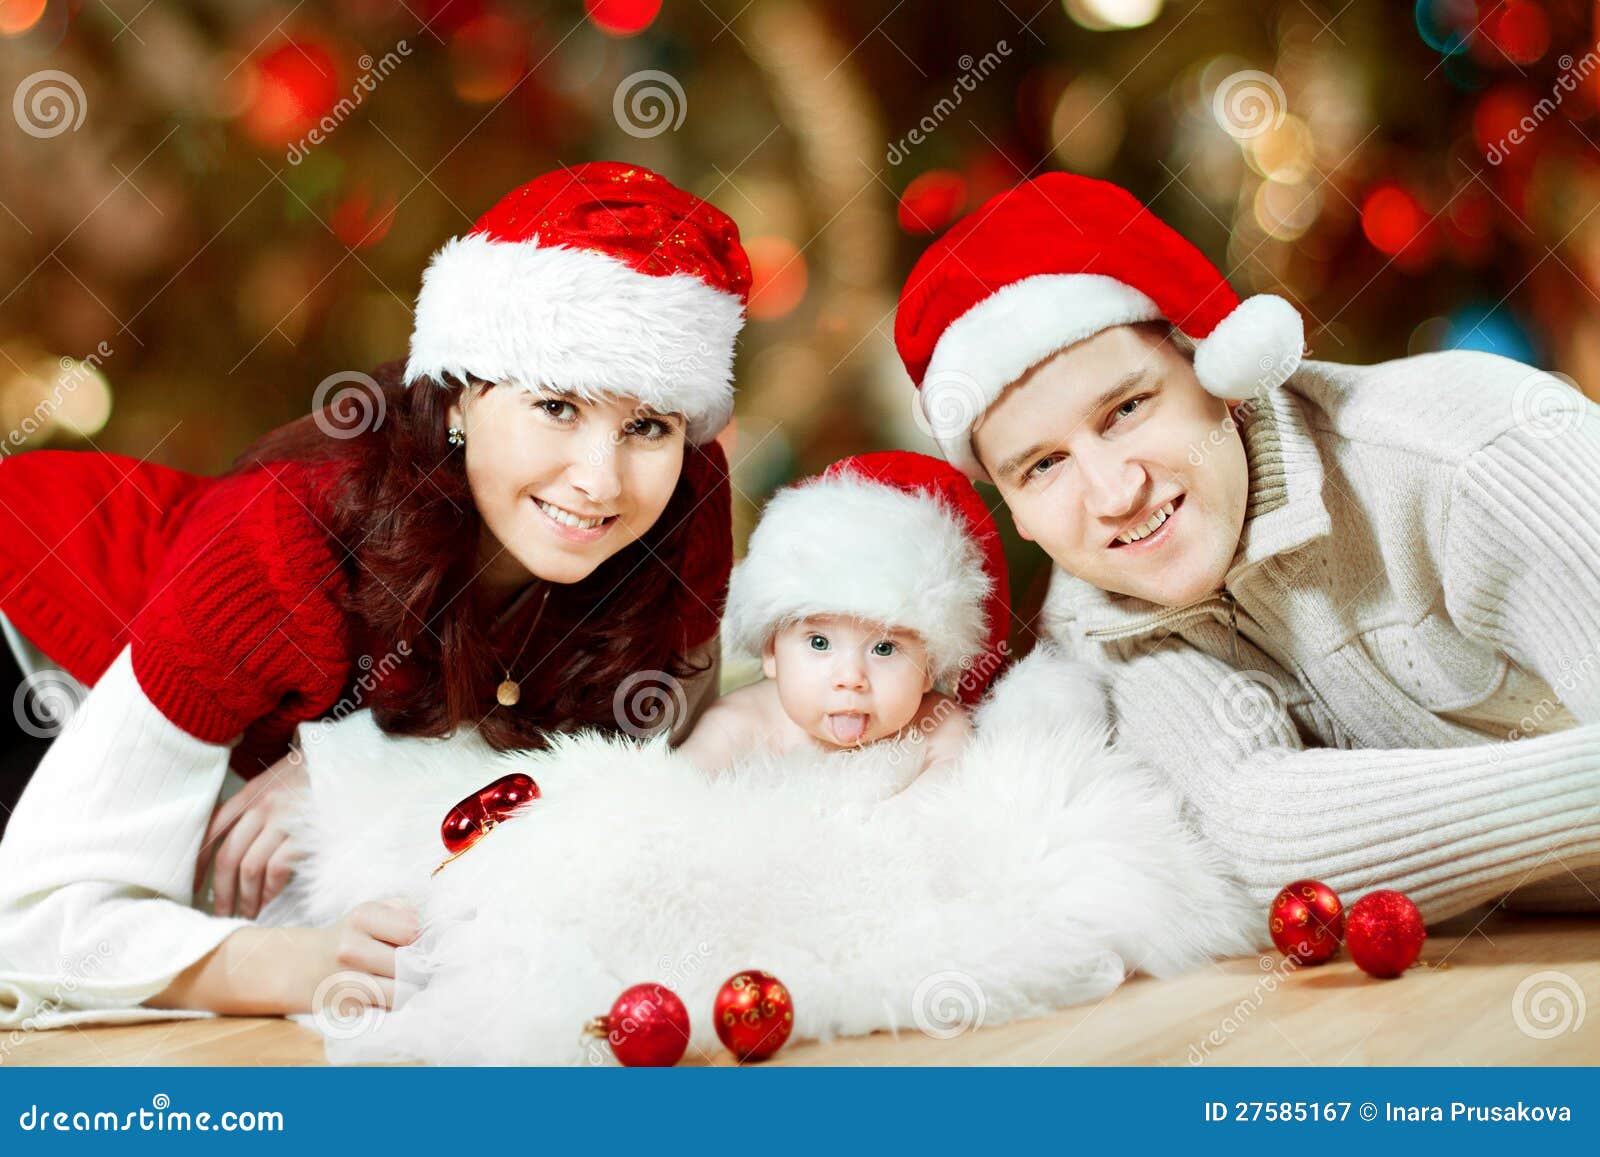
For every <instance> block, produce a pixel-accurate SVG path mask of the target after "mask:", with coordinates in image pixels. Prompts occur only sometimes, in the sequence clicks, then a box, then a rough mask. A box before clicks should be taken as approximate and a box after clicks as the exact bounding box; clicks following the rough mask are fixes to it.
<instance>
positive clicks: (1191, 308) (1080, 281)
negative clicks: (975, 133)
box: [894, 173, 1305, 479]
mask: <svg viewBox="0 0 1600 1157" xmlns="http://www.w3.org/2000/svg"><path fill="white" fill-rule="evenodd" d="M1160 319H1165V320H1167V321H1169V322H1171V323H1172V324H1173V325H1175V326H1177V327H1178V329H1180V330H1181V331H1182V332H1183V333H1184V334H1186V335H1188V337H1189V338H1191V339H1192V340H1193V341H1194V343H1195V356H1194V367H1195V374H1196V375H1197V376H1198V377H1199V379H1200V383H1201V385H1203V386H1204V387H1205V388H1206V389H1207V390H1208V391H1209V392H1211V393H1213V394H1215V395H1217V396H1218V397H1223V398H1231V399H1242V398H1248V397H1251V396H1253V395H1255V394H1257V393H1259V392H1260V391H1261V390H1265V389H1270V388H1272V387H1274V386H1277V385H1279V384H1281V383H1282V382H1284V381H1285V380H1286V379H1287V378H1288V377H1289V375H1290V374H1292V373H1294V371H1295V370H1296V369H1297V368H1298V367H1299V365H1300V355H1301V350H1302V348H1303V346H1304V344H1305V327H1304V324H1303V323H1302V322H1301V319H1300V314H1299V313H1298V312H1297V311H1296V310H1295V308H1294V306H1292V305H1290V304H1289V303H1288V302H1287V301H1285V300H1284V299H1283V298H1281V297H1275V296H1272V295H1270V294H1261V295H1258V296H1255V297H1251V298H1249V299H1248V300H1245V301H1240V299H1239V295H1238V294H1236V293H1235V292H1234V291H1233V290H1232V289H1231V288H1230V287H1229V286H1228V283H1227V281H1225V280H1224V279H1223V276H1222V274H1221V273H1220V272H1218V271H1217V268H1216V266H1214V265H1212V264H1211V262H1209V261H1207V260H1206V258H1205V256H1204V255H1203V254H1201V252H1200V251H1199V250H1198V249H1196V248H1195V247H1194V246H1193V245H1191V244H1190V243H1189V242H1188V241H1185V240H1184V239H1183V238H1182V237H1180V236H1178V234H1177V233H1176V232H1174V231H1173V230H1172V228H1171V227H1170V226H1168V225H1167V224H1166V223H1165V222H1163V221H1162V220H1161V219H1160V218H1158V217H1157V216H1155V214H1153V213H1151V212H1150V211H1149V210H1148V209H1146V208H1145V207H1144V206H1143V205H1141V204H1139V202H1138V201H1137V200H1135V199H1134V197H1133V195H1132V194H1130V193H1129V192H1128V191H1127V190H1125V189H1122V188H1119V187H1118V186H1116V185H1113V184H1110V183H1109V182H1106V181H1097V180H1093V179H1091V178H1088V177H1079V176H1075V175H1073V174H1070V173H1049V174H1046V175H1044V176H1041V177H1038V178H1035V179H1034V180H1031V181H1027V182H1025V183H1024V184H1021V185H1018V186H1017V187H1016V188H1014V189H1011V190H1009V191H1007V192H1004V193H1001V194H999V195H998V196H996V197H993V198H991V199H990V200H989V201H988V202H987V203H986V204H985V205H984V206H983V207H982V208H981V209H979V210H978V211H977V212H975V213H971V214H969V215H968V216H967V217H965V218H963V219H962V220H961V221H959V222H957V223H956V225H955V226H954V227H953V228H951V230H950V231H949V232H948V233H946V234H945V235H944V236H943V237H941V238H940V239H939V240H938V241H935V242H934V243H933V245H932V246H930V247H929V249H928V250H927V252H925V253H924V254H923V255H922V257H921V259H920V260H919V261H918V262H917V264H916V266H915V267H914V268H913V269H912V270H911V276H910V277H909V278H908V279H907V280H906V284H905V288H904V290H902V291H901V294H900V307H899V310H898V312H897V313H896V315H895V325H894V337H895V346H896V347H897V348H898V349H899V351H900V358H901V360H902V361H903V362H904V363H905V366H906V370H907V371H908V372H909V373H910V374H911V379H912V381H914V382H915V383H916V385H917V388H918V390H919V391H920V404H921V406H922V412H923V414H924V415H925V416H926V417H927V419H928V424H929V428H930V429H931V430H932V432H933V436H934V438H935V440H936V441H938V443H939V446H940V449H942V450H943V451H944V455H945V457H946V458H948V459H949V460H950V461H951V462H952V463H954V464H955V465H957V466H959V467H960V468H961V469H962V470H964V471H966V472H967V473H968V474H970V475H972V476H973V477H975V478H985V479H986V478H987V475H986V473H985V472H984V469H983V467H982V466H981V465H980V464H979V462H978V460H977V456H976V455H975V454H974V453H973V450H972V445H971V434H972V429H973V427H974V426H975V425H976V423H977V422H978V420H979V419H980V418H982V417H983V414H984V412H985V411H986V410H987V409H988V408H989V407H990V406H991V405H993V404H994V403H995V401H996V400H997V399H998V398H999V397H1000V394H1001V393H1002V391H1004V390H1005V388H1006V386H1007V385H1009V384H1010V383H1012V382H1014V381H1016V380H1017V379H1018V378H1020V377H1022V375H1023V374H1025V373H1026V372H1027V371H1028V370H1029V369H1030V368H1032V367H1033V366H1035V365H1037V364H1038V363H1040V362H1042V361H1044V360H1045V359H1046V358H1048V357H1050V356H1051V355H1052V354H1055V353H1057V352H1059V351H1060V350H1063V349H1065V348H1066V347H1067V346H1069V345H1072V344H1073V343H1074V342H1079V341H1082V340H1083V339H1085V338H1087V337H1092V336H1093V335H1094V334H1097V333H1099V332H1100V331H1101V330H1104V329H1109V328H1111V327H1112V326H1117V325H1128V324H1131V323H1134V322H1145V321H1157V320H1160Z"/></svg>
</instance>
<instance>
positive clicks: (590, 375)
mask: <svg viewBox="0 0 1600 1157" xmlns="http://www.w3.org/2000/svg"><path fill="white" fill-rule="evenodd" d="M749 296H750V261H749V258H748V257H747V256H746V255H745V251H744V248H743V247H742V246H741V245H740V243H739V230H738V227H737V226H735V225H734V223H733V221H732V219H731V218H729V217H728V216H727V214H725V213H723V212H722V211H721V210H719V209H717V208H716V207H714V206H713V205H711V204H710V203H709V202H706V201H702V200H701V199H700V198H698V197H695V196H692V195H691V194H689V193H686V192H684V191H683V190H682V189H679V188H678V187H677V186H675V185H674V184H672V182H670V181H668V180H667V179H666V178H664V177H661V176H658V175H657V174H655V173H653V172H651V171H650V170H649V169H645V168H641V167H640V166H638V165H623V164H617V163H615V162H611V161H596V162H592V163H589V164H583V165H575V166H572V167H570V168H561V169H557V170H556V171H554V172H551V173H546V174H544V175H543V176H541V177H537V178H535V179H534V180H532V181H530V182H528V183H527V184H526V185H523V186H522V187H521V188H520V189H516V190H514V191H513V192H511V193H509V194H508V195H507V196H505V197H504V198H502V199H501V201H500V202H499V204H497V205H495V207H494V208H492V209H490V210H489V211H488V212H487V213H485V214H484V215H483V216H482V217H481V218H479V219H478V221H477V223H476V224H475V225H474V226H473V227H472V229H471V230H470V231H468V232H467V233H466V234H464V235H463V236H461V237H456V238H453V239H452V240H450V241H448V242H446V243H445V244H444V246H443V247H441V248H440V249H439V251H438V252H437V253H435V254H434V255H433V258H432V260H431V261H429V263H428V268H427V270H426V271H425V272H424V273H423V275H422V290H421V292H420V293H419V294H418V296H417V308H416V315H415V319H414V322H413V325H412V331H411V354H410V358H409V359H408V360H407V362H406V381H407V383H408V384H409V383H411V382H414V381H415V380H416V379H418V378H421V377H431V378H435V379H440V378H442V377H444V376H445V375H452V376H455V377H456V378H458V379H461V380H465V377H466V375H468V374H470V375H472V376H474V377H477V378H481V379H483V380H485V381H490V382H498V381H514V382H517V383H519V384H521V385H523V386H525V387H527V388H529V389H541V388H544V389H551V388H555V389H563V390H567V391H570V392H572V393H574V394H576V395H578V396H579V397H581V398H586V399H590V400H594V399H597V398H599V397H618V396H621V397H632V398H638V399H639V400H640V401H641V402H643V403H645V404H646V405H649V406H651V407H653V408H655V409H657V410H659V411H661V412H662V413H681V414H683V415H684V417H685V419H686V420H687V423H688V436H689V440H690V441H691V442H693V443H695V444H701V443H705V442H708V441H710V440H711V439H712V438H714V437H716V435H717V433H718V432H719V431H720V430H721V429H722V428H723V427H724V426H726V425H727V424H728V419H729V417H730V416H732V413H733V355H734V342H735V339H736V338H737V337H738V335H739V330H740V328H741V327H742V326H743V325H744V311H745V306H746V305H747V304H748V301H749Z"/></svg>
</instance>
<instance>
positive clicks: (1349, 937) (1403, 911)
mask: <svg viewBox="0 0 1600 1157" xmlns="http://www.w3.org/2000/svg"><path fill="white" fill-rule="evenodd" d="M1427 936H1428V929H1427V926H1426V925H1424V924H1423V922H1422V913H1421V912H1419V911H1417V906H1416V905H1415V904H1413V903H1412V902H1411V898H1410V897H1409V896H1407V895H1406V894H1405V893H1404V892H1392V891H1389V890H1387V889H1385V890H1382V891H1378V892H1368V893H1367V894H1366V895H1365V896H1363V897H1361V899H1359V900H1357V901H1356V902H1355V903H1354V904H1352V905H1350V911H1349V913H1348V914H1347V915H1346V916H1345V924H1344V944H1345V947H1346V948H1348V949H1349V950H1350V959H1351V960H1354V961H1355V962H1356V964H1357V966H1358V967H1360V969H1361V970H1362V971H1363V972H1365V973H1367V974H1368V975H1370V976H1377V977H1380V978H1383V979H1387V978H1389V977H1392V976H1399V975H1400V974H1401V973H1402V972H1404V971H1405V970H1406V969H1408V968H1410V967H1411V966H1412V965H1413V964H1415V963H1416V962H1417V957H1418V956H1420V955H1421V954H1422V942H1423V941H1424V940H1425V939H1427Z"/></svg>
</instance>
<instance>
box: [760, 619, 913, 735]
mask: <svg viewBox="0 0 1600 1157" xmlns="http://www.w3.org/2000/svg"><path fill="white" fill-rule="evenodd" d="M762 669H763V670H764V671H765V672H766V675H767V678H769V679H773V680H776V681H777V684H778V701H779V702H780V703H782V704H783V710H784V712H785V714H787V715H788V716H789V718H790V719H792V720H794V722H795V723H796V724H798V725H799V726H800V728H801V729H802V730H804V731H805V732H806V734H808V735H810V736H811V737H812V738H813V739H816V740H818V741H819V742H821V743H824V744H826V745H828V746H829V747H859V746H861V745H862V744H866V743H874V742H876V741H877V740H879V739H886V738H888V737H889V736H891V735H894V734H895V733H897V732H898V731H899V730H900V729H901V728H903V727H904V726H905V725H906V724H908V723H910V722H911V721H912V720H913V719H915V718H916V716H917V709H918V707H919V706H920V705H921V703H922V697H923V695H925V694H927V692H928V691H930V690H931V689H932V688H933V679H932V677H931V676H930V675H929V674H928V652H927V648H926V647H924V646H923V643H922V640H921V639H920V638H919V637H918V636H917V635H915V634H913V633H912V632H910V631H899V630H894V629H892V628H888V627H885V626H883V625H882V624H878V623H866V622H862V621H861V620H859V619H851V618H846V617H844V616H841V615H822V616H815V617H812V618H808V619H801V620H800V621H799V622H798V623H792V624H790V625H789V626H787V627H784V628H783V629H782V630H780V631H778V632H776V633H775V634H774V635H773V637H772V639H771V641H770V642H768V643H767V647H766V652H765V653H764V654H763V656H762Z"/></svg>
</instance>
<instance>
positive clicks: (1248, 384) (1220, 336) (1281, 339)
mask: <svg viewBox="0 0 1600 1157" xmlns="http://www.w3.org/2000/svg"><path fill="white" fill-rule="evenodd" d="M1305 344H1306V325H1305V322H1304V321H1303V320H1301V317H1300V311H1299V310H1298V309H1296V308H1295V307H1294V306H1292V305H1290V304H1289V303H1288V302H1287V301H1285V300H1284V299H1283V298H1281V297H1277V296H1275V295H1273V294H1270V293H1259V294H1257V295H1256V296H1254V297H1248V298H1246V299H1245V300H1243V301H1241V302H1240V303H1239V304H1238V305H1236V306H1234V308H1233V312H1232V313H1230V314H1229V315H1228V316H1227V317H1225V318H1223V319H1222V320H1221V321H1219V322H1218V323H1217V325H1216V327H1215V328H1214V329H1212V331H1211V332H1210V333H1209V334H1207V335H1206V338H1205V340H1204V341H1201V342H1199V343H1197V344H1196V346H1195V351H1194V373H1195V377H1197V378H1199V379H1200V384H1201V385H1202V386H1204V387H1205V388H1206V391H1207V392H1208V393H1211V394H1215V395H1216V396H1217V397H1219V398H1229V399H1232V400H1234V401H1242V400H1243V399H1245V398H1252V397H1255V396H1256V395H1257V394H1259V393H1261V392H1262V391H1263V390H1270V389H1274V388H1275V387H1277V386H1281V385H1282V384H1283V383H1284V382H1286V381H1288V380H1289V375H1290V374H1292V373H1294V372H1295V370H1297V369H1299V368H1300V357H1301V352H1302V351H1303V350H1304V349H1305Z"/></svg>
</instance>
